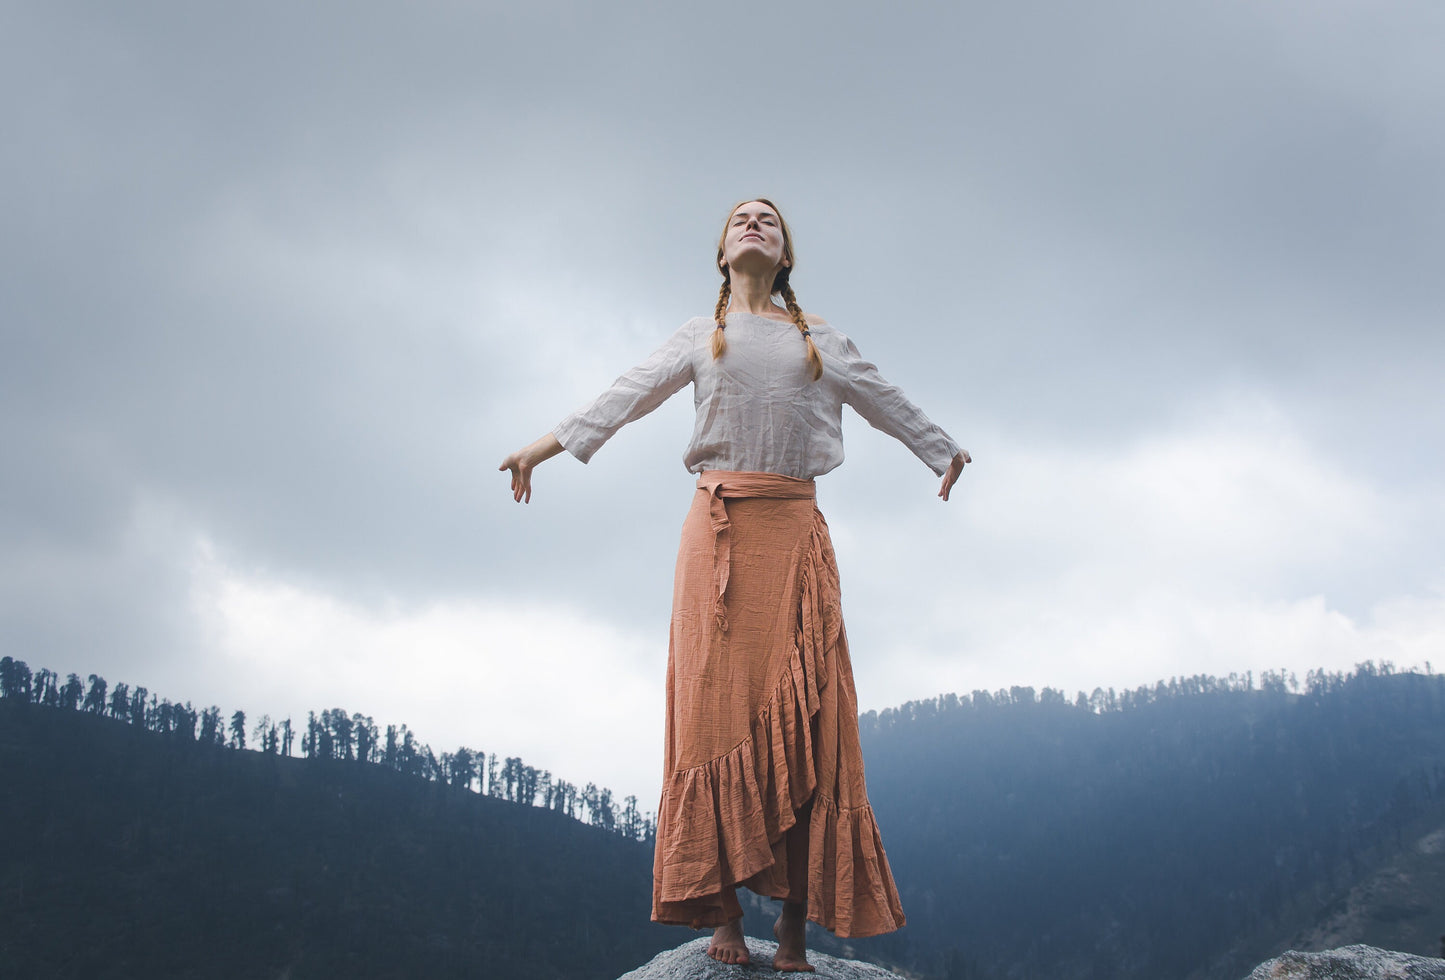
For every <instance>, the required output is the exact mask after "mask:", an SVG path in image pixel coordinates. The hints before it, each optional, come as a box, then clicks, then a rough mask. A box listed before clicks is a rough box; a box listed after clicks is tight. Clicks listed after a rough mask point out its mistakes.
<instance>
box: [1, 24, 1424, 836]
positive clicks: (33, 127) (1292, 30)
mask: <svg viewBox="0 0 1445 980" xmlns="http://www.w3.org/2000/svg"><path fill="white" fill-rule="evenodd" d="M1442 45H1445V6H1442V5H1440V4H1436V3H1428V2H1413V3H1405V2H1390V0H1368V2H1366V0H1359V2H1354V0H1348V2H1343V0H1297V2H1271V0H1248V2H1244V0H1171V2H1169V3H1146V2H1121V0H1096V2H1093V3H1089V4H1065V3H1039V2H1035V0H1006V2H1005V0H987V2H965V3H960V4H938V5H931V4H930V5H904V6H903V7H901V8H898V7H893V6H891V5H884V4H857V3H850V2H832V3H826V4H824V3H812V4H801V3H783V2H778V3H768V4H753V3H735V4H730V5H724V4H709V5H701V4H677V3H655V4H641V3H630V2H624V3H614V4H598V3H590V2H578V3H566V2H538V3H531V4H509V5H505V6H504V5H499V4H489V3H442V2H437V3H425V2H418V3H409V4H405V5H402V4H394V5H381V4H373V3H359V2H354V0H348V2H345V3H342V2H335V3H305V4H297V3H294V2H286V3H279V2H253V3H247V4H184V3H168V4H161V3H146V2H141V0H130V2H127V3H124V4H112V3H95V4H93V5H83V4H72V3H64V2H54V0H50V2H33V3H24V2H21V3H14V2H12V3H6V4H4V5H3V7H0V106H3V119H4V129H5V135H4V140H3V144H0V229H3V231H0V249H3V257H0V258H3V261H0V314H3V320H0V343H3V350H0V409H3V414H0V453H3V456H0V508H3V509H0V546H3V549H0V645H3V652H4V653H6V654H10V655H14V656H17V657H20V658H21V659H24V660H26V661H27V662H28V663H29V664H30V665H31V667H32V668H35V669H38V668H40V667H42V666H44V667H50V668H51V669H53V670H57V671H59V672H61V673H62V674H65V673H68V672H71V671H74V672H77V673H79V674H81V675H82V677H83V676H85V675H87V674H89V673H92V672H95V673H99V674H101V675H103V676H104V677H106V678H107V679H108V680H109V681H110V682H111V684H115V683H116V682H120V681H125V682H128V683H130V684H131V685H133V686H134V685H137V684H143V685H145V686H147V687H149V688H150V689H151V690H152V691H154V692H157V693H159V694H161V695H162V696H165V697H169V698H171V699H173V700H180V701H187V700H189V701H192V702H193V703H194V704H196V706H197V707H200V706H203V705H209V704H212V703H214V704H218V705H220V706H221V707H222V708H223V709H225V710H226V711H227V712H228V713H229V712H230V711H232V710H234V709H236V708H242V709H244V710H245V711H247V713H248V715H249V716H250V717H251V718H252V720H254V719H255V718H257V717H259V716H260V715H261V714H263V713H268V714H270V715H271V716H272V717H274V718H282V717H287V716H290V717H292V718H293V719H296V720H302V721H304V718H305V713H306V711H307V710H317V711H320V710H321V709H323V708H328V707H337V706H340V707H344V708H346V709H348V710H350V711H360V712H363V713H365V714H369V715H371V716H373V717H374V718H375V719H376V720H377V722H378V723H379V724H382V725H385V724H387V723H406V724H408V725H410V726H411V727H412V729H413V730H415V731H416V732H417V733H418V735H419V736H420V737H421V738H422V739H423V740H424V741H427V742H429V743H430V744H431V745H432V747H433V748H434V749H435V750H436V751H438V752H440V751H442V750H450V749H452V748H455V747H456V746H457V745H459V744H466V745H468V746H470V747H472V748H474V749H481V750H483V751H488V752H495V753H497V754H498V755H499V756H504V755H520V756H522V757H523V758H524V759H525V760H526V761H527V762H528V763H530V764H532V765H535V766H537V767H539V768H547V769H550V770H551V771H553V772H554V773H555V774H557V775H558V776H560V777H562V778H566V779H570V780H573V781H574V782H578V783H581V782H586V781H588V780H593V781H596V782H598V783H604V784H607V785H610V786H611V787H612V788H613V789H614V791H615V792H616V793H617V795H618V796H619V798H620V797H621V796H623V795H626V794H628V793H636V794H637V795H638V796H639V797H640V798H641V805H642V807H643V808H644V809H653V808H655V801H656V799H657V793H658V790H659V787H660V784H661V781H660V767H661V757H662V752H661V738H662V697H663V692H662V680H663V671H664V668H665V663H666V653H667V617H668V611H669V609H670V592H671V579H672V568H673V561H674V557H675V551H676V546H677V535H678V531H679V528H680V526H681V521H682V517H683V515H684V513H685V512H686V509H687V507H688V504H689V502H690V497H691V493H692V478H691V477H690V476H689V475H688V474H687V473H686V472H685V471H684V469H683V466H682V464H681V455H682V451H683V448H684V446H685V444H686V441H687V438H688V435H689V433H690V431H691V422H692V420H691V400H690V398H689V397H688V395H687V394H686V393H683V394H680V395H679V396H677V397H675V398H674V399H673V400H672V401H671V402H669V403H668V404H667V405H665V406H663V408H662V409H660V410H659V411H658V412H657V413H655V414H654V415H652V416H649V417H648V418H647V419H645V420H643V421H641V422H638V423H636V424H635V425H633V426H631V427H628V428H626V429H624V430H623V431H622V432H621V433H619V434H618V436H617V437H616V438H614V439H613V441H612V442H611V443H609V444H608V445H607V446H605V447H604V448H603V449H602V450H601V451H600V452H599V453H598V454H597V456H596V458H595V459H594V460H593V461H592V463H590V464H589V465H587V466H583V465H582V464H580V463H578V462H577V461H576V460H575V459H572V458H571V457H570V456H562V457H559V458H558V459H556V460H553V461H551V462H549V463H547V464H546V465H545V466H543V467H542V468H541V469H539V470H538V472H537V475H536V490H535V495H534V498H533V503H532V504H531V505H530V506H529V507H520V506H517V505H515V504H513V503H512V501H511V498H510V495H509V493H508V491H507V479H506V477H505V475H504V474H499V473H497V472H496V467H497V464H498V463H499V462H500V460H501V458H502V457H503V456H504V455H505V454H506V453H507V452H509V451H511V450H513V449H515V448H517V447H519V446H521V445H523V444H524V443H526V442H529V441H531V440H532V439H534V438H535V437H537V436H538V435H540V434H542V433H544V432H546V431H547V430H548V429H549V428H550V427H551V426H552V425H554V424H555V423H556V422H557V421H559V420H560V419H561V418H562V417H563V416H564V415H566V414H567V413H568V412H570V411H572V410H573V409H575V408H578V407H580V406H581V405H582V404H584V403H586V402H587V401H588V400H589V399H590V398H592V397H593V396H594V395H596V394H597V393H598V392H599V391H601V390H602V389H603V388H604V387H605V386H606V385H607V384H609V383H610V382H611V380H612V379H613V378H614V377H615V376H616V375H617V374H619V373H620V372H621V371H622V370H624V369H625V368H627V367H629V366H630V365H632V364H634V363H636V362H637V361H639V360H641V359H642V358H643V357H645V356H646V355H647V354H648V353H649V352H650V351H651V350H652V349H653V348H654V347H656V346H657V345H658V344H660V343H661V342H662V340H663V339H664V338H666V337H667V336H668V335H669V334H670V333H671V332H672V331H673V330H674V329H675V328H676V327H677V326H678V325H679V324H680V323H682V322H683V321H684V320H686V319H687V318H688V317H690V316H693V315H697V314H704V313H708V312H709V311H710V310H711V307H712V304H713V302H714V300H715V297H716V290H717V284H718V279H717V275H716V272H715V270H714V268H713V265H712V252H713V248H714V245H715V242H716V238H717V234H718V232H719V230H720V228H721V224H722V221H723V219H724V218H725V217H726V215H727V212H728V210H729V208H730V207H731V206H732V204H733V203H735V202H736V201H738V200H740V199H744V198H747V197H749V196H752V195H764V196H768V197H771V198H772V199H773V200H775V201H777V202H778V203H779V205H780V207H781V208H782V210H783V212H784V214H785V216H786V217H787V219H788V220H789V222H790V223H791V224H792V226H793V230H794V233H795V236H796V244H797V250H798V265H797V269H796V273H795V275H794V277H793V282H794V285H795V287H796V289H797V292H798V296H799V299H800V301H801V302H802V304H803V306H804V307H805V308H806V309H807V310H809V311H810V312H816V313H818V314H820V315H822V316H824V317H826V318H827V319H828V320H829V321H830V322H832V323H833V324H834V325H835V326H836V327H838V328H839V329H840V330H842V331H844V332H845V333H847V334H849V335H850V336H851V337H852V338H853V339H854V341H855V342H856V343H857V344H858V346H859V348H860V349H861V350H862V351H863V352H864V354H865V355H866V356H868V357H870V358H871V359H872V360H874V361H875V362H877V363H878V365H879V366H880V369H881V370H882V372H883V373H884V375H885V376H886V377H888V378H889V379H890V380H892V381H895V382H897V383H898V384H900V385H902V387H903V388H904V389H905V390H906V391H907V392H908V393H909V394H910V396H912V397H913V399H914V400H915V401H916V402H917V403H918V404H919V405H920V406H922V407H923V408H924V410H925V411H927V412H928V413H929V414H930V416H931V417H932V418H933V419H935V420H936V421H937V422H939V423H940V424H941V425H942V426H943V427H944V428H945V429H947V430H948V431H949V432H950V433H951V434H952V435H953V436H954V437H955V438H956V439H957V440H958V441H959V442H960V443H961V444H962V445H963V446H965V447H966V448H967V449H968V450H969V451H970V452H971V453H972V454H973V456H974V459H975V465H974V466H971V467H969V468H968V470H967V472H966V473H965V474H964V477H963V479H962V481H961V482H960V484H959V486H958V488H957V489H956V490H955V493H954V498H953V500H952V501H951V502H950V503H947V504H943V503H941V502H940V501H939V500H938V499H937V498H936V497H935V496H934V494H935V492H936V490H937V483H938V481H937V479H936V478H935V477H934V476H933V475H932V474H931V473H930V472H929V471H928V469H927V468H926V467H925V466H923V464H921V463H919V462H918V461H917V460H916V459H915V458H914V457H913V456H912V455H911V454H910V453H909V452H908V451H907V450H906V449H904V448H903V447H902V446H901V445H899V444H898V443H896V442H893V441H892V440H890V439H888V438H887V437H885V436H883V435H882V434H880V433H878V432H875V431H874V430H872V429H870V428H868V427H867V426H866V424H863V423H862V422H861V420H859V419H857V418H856V416H850V417H849V418H848V420H847V428H846V440H847V449H848V462H847V463H845V464H844V466H843V467H842V468H840V469H839V470H837V471H835V472H834V473H832V474H829V475H828V476H827V477H825V478H823V479H822V480H820V488H819V498H820V505H821V506H822V508H823V510H824V513H825V514H826V515H827V516H828V520H829V523H830V526H831V528H832V530H833V534H834V540H835V544H836V546H837V550H838V554H839V562H840V566H841V570H842V575H843V591H844V609H845V616H846V618H847V622H848V630H849V636H850V639H851V642H852V647H853V659H854V664H855V669H856V672H857V674H856V677H857V684H858V690H859V697H860V703H861V705H862V707H863V708H864V709H870V708H874V709H881V708H884V707H887V706H889V705H894V704H898V703H900V702H902V701H905V700H908V699H912V698H922V697H931V696H933V695H936V694H939V693H941V692H945V691H958V692H962V693H966V692H968V691H972V690H974V689H979V688H986V689H990V690H993V689H997V688H999V687H1007V686H1010V685H1015V684H1027V685H1033V686H1035V687H1042V686H1045V685H1047V686H1052V687H1056V688H1061V689H1063V690H1065V691H1066V693H1068V694H1069V695H1070V696H1071V697H1072V696H1073V694H1074V692H1076V691H1078V690H1080V689H1082V690H1085V691H1091V690H1093V689H1094V688H1095V687H1097V686H1103V687H1109V686H1115V687H1126V686H1128V687H1132V686H1136V685H1138V684H1141V683H1149V682H1153V681H1155V680H1158V679H1160V678H1168V677H1170V676H1175V675H1186V674H1195V673H1212V674H1220V675H1222V674H1228V673H1230V672H1235V671H1237V672H1243V671H1246V670H1253V671H1255V672H1256V674H1258V672H1259V671H1261V670H1264V669H1268V668H1285V669H1289V670H1294V671H1296V672H1297V673H1299V674H1300V675H1301V678H1302V677H1303V674H1304V672H1305V671H1306V670H1308V669H1310V668H1314V667H1327V668H1331V669H1341V668H1349V667H1350V666H1351V665H1353V664H1354V663H1356V662H1358V661H1361V660H1364V659H1366V658H1375V659H1389V660H1392V661H1394V662H1395V663H1396V664H1397V665H1398V666H1401V667H1408V666H1412V665H1423V664H1424V663H1425V662H1426V661H1428V660H1431V659H1432V658H1433V659H1434V661H1435V663H1436V664H1445V568H1442V562H1441V555H1442V554H1445V454H1442V451H1441V450H1442V448H1445V412H1442V411H1441V399H1440V395H1439V388H1440V379H1441V378H1442V377H1445V330H1442V323H1445V277H1442V275H1441V270H1442V267H1445V231H1442V229H1445V68H1442V61H1441V59H1440V57H1439V54H1440V51H1441V49H1442Z"/></svg>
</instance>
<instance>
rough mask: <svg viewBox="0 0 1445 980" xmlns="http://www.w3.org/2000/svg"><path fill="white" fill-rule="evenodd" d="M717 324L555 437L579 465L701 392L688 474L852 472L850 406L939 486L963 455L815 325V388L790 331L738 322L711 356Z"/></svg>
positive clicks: (761, 320)
mask: <svg viewBox="0 0 1445 980" xmlns="http://www.w3.org/2000/svg"><path fill="white" fill-rule="evenodd" d="M716 326H717V324H716V323H715V322H714V321H713V320H712V319H711V318H709V317H694V318H693V319H691V320H689V321H687V322H686V323H684V324H683V325H682V326H681V327H679V328H678V329H677V331H676V332H674V333H673V335H672V336H671V337H669V338H668V339H667V342H666V343H664V344H663V345H662V346H661V347H659V348H658V349H657V350H656V351H654V352H653V354H652V355H651V356H650V357H648V358H647V360H645V361H643V362H642V363H641V364H639V365H637V366H636V367H634V368H632V369H631V370H630V371H628V372H626V373H625V374H623V375H622V377H620V378H618V379H617V381H616V382H614V383H613V385H612V387H610V388H608V389H607V390H606V391H604V392H603V393H602V394H601V395H599V396H598V397H597V399H596V400H595V401H593V402H592V404H590V405H588V406H587V407H586V408H584V409H582V410H581V411H578V412H574V413H572V414H571V415H569V416H567V417H566V418H565V419H563V420H562V421H561V422H560V423H559V424H558V425H557V427H556V428H554V429H553V430H552V434H553V435H554V436H556V437H557V441H558V442H560V443H561V444H562V446H563V447H564V448H565V449H566V450H567V451H568V452H569V453H571V454H572V455H573V456H576V457H577V458H578V459H580V460H581V461H582V462H584V463H585V462H587V461H588V460H589V459H591V458H592V454H593V453H595V452H596V451H597V449H598V448H599V447H600V446H601V445H602V444H603V443H604V442H606V441H607V440H608V439H610V438H611V437H612V435H613V433H615V432H616V431H617V430H618V429H620V428H622V426H624V425H626V424H627V423H628V422H632V421H634V420H636V419H639V418H641V417H642V416H644V415H646V414H647V413H648V412H651V411H652V410H653V409H655V408H657V406H659V405H661V404H662V403H663V402H664V401H666V400H667V399H668V397H669V396H671V395H672V394H674V393H675V392H677V391H679V390H680V389H681V388H682V387H683V386H684V385H686V384H687V383H688V382H692V384H693V403H694V406H695V407H696V409H697V421H696V423H695V424H694V426H693V432H692V440H691V441H690V442H689V443H688V446H687V451H686V452H685V453H684V454H683V463H684V465H686V467H687V469H688V472H690V473H701V472H702V471H703V470H739V471H751V472H760V473H778V474H781V475H783V476H791V477H794V478H796V479H799V480H811V479H812V478H813V477H816V476H822V475H823V474H824V473H827V472H828V471H830V470H832V469H835V468H836V467H837V466H838V465H839V464H840V463H842V462H843V411H842V409H843V406H844V405H845V404H846V405H849V406H851V407H852V408H853V410H854V411H856V412H857V413H858V414H859V415H861V416H862V417H863V418H864V419H865V420H867V422H868V424H869V425H871V426H873V427H874V428H875V429H879V430H881V431H883V432H886V433H888V434H889V435H891V436H893V437H894V438H896V439H898V440H899V441H900V442H902V443H903V444H904V445H905V446H907V447H908V448H909V449H911V450H912V451H913V453H914V455H916V456H917V457H918V458H919V459H921V460H923V462H924V463H926V464H928V467H929V468H930V469H932V470H933V472H934V473H935V474H937V475H939V476H942V475H943V471H944V470H946V469H948V464H949V463H950V462H952V461H953V457H954V456H956V455H958V444H957V443H955V442H954V441H953V440H952V439H950V438H949V437H948V433H946V432H944V431H943V430H942V429H940V428H939V427H938V426H937V425H935V424H934V423H933V422H932V421H930V420H929V418H928V416H926V415H924V414H923V412H922V411H920V410H919V408H918V407H917V406H916V405H914V404H913V403H912V402H911V401H909V400H908V397H907V396H906V395H904V393H903V391H902V390H901V389H900V388H898V387H897V386H896V385H893V384H889V383H888V382H887V381H885V380H884V379H883V378H882V376H880V375H879V373H878V369H877V368H876V367H875V366H874V365H873V364H872V363H870V362H868V361H866V360H864V359H863V356H862V355H861V354H859V353H858V348H857V347H856V346H854V344H853V341H851V340H849V339H848V337H846V336H845V335H844V334H843V333H841V332H840V331H838V330H835V329H833V328H832V327H831V326H829V325H828V324H826V323H817V324H813V325H811V326H810V327H809V328H808V329H809V331H810V332H811V333H812V336H813V343H814V345H815V346H816V347H817V348H818V354H819V355H820V356H821V358H822V360H823V376H822V377H821V378H819V379H818V380H817V381H814V380H813V376H812V372H811V370H810V369H809V368H808V364H807V359H806V358H807V347H806V341H804V339H803V335H802V334H801V333H799V331H798V328H797V327H796V326H794V325H793V324H792V322H786V323H784V322H781V321H778V320H774V319H772V318H770V317H764V316H757V315H755V314H752V313H729V314H728V315H727V329H726V331H725V334H726V337H727V342H728V349H727V353H726V354H724V355H723V356H722V357H721V358H718V359H714V358H713V356H712V332H713V330H714V329H715V328H716Z"/></svg>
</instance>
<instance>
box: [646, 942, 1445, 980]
mask: <svg viewBox="0 0 1445 980" xmlns="http://www.w3.org/2000/svg"><path fill="white" fill-rule="evenodd" d="M629 976H630V974H629ZM1245 980H1445V960H1437V959H1434V958H1432V957H1428V956H1412V955H1411V954H1409V953H1396V952H1394V951H1393V950H1388V949H1376V948H1375V947H1373V946H1342V947H1340V948H1339V949H1327V950H1325V951H1324V952H1323V953H1296V952H1295V951H1294V950H1290V951H1289V952H1288V953H1285V954H1284V955H1283V956H1278V957H1276V958H1274V959H1272V960H1266V961H1265V962H1263V963H1261V964H1260V965H1259V966H1257V967H1255V968H1254V972H1253V973H1251V974H1250V975H1249V976H1248V977H1246V978H1245Z"/></svg>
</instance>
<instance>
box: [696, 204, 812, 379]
mask: <svg viewBox="0 0 1445 980" xmlns="http://www.w3.org/2000/svg"><path fill="white" fill-rule="evenodd" d="M753 202H756V203H758V204H766V205H767V206H768V207H770V208H772V209H773V213H774V214H776V215H777V216H778V227H779V228H780V229H782V232H783V261H784V262H786V263H787V264H786V265H784V266H783V267H782V268H781V269H779V270H778V274H777V275H776V276H774V277H773V293H774V294H781V295H782V297H783V305H784V306H786V307H787V310H788V316H790V317H792V319H793V323H794V324H795V325H796V326H797V328H798V332H799V333H801V334H802V335H803V341H804V343H806V344H807V345H808V366H809V367H810V368H812V370H813V380H814V381H817V380H818V379H819V378H821V377H822V376H823V358H822V355H820V354H819V353H818V346H817V345H816V344H814V343H813V332H812V331H811V330H810V329H809V328H808V318H807V317H806V316H804V315H803V308H802V307H801V306H799V305H798V297H797V296H795V295H793V287H792V286H791V285H790V284H789V282H788V277H789V275H790V274H791V273H792V271H793V265H794V264H795V259H794V258H793V235H792V232H790V231H789V230H788V223H787V222H786V221H784V220H783V212H781V211H779V210H778V206H777V205H776V204H774V203H773V202H772V201H769V200H768V199H767V198H766V197H750V198H748V199H747V200H745V201H739V202H738V203H737V204H734V205H733V206H732V210H730V211H728V216H727V220H726V221H724V222H723V230H722V234H721V235H720V236H718V240H717V267H718V271H719V272H721V273H722V277H723V281H722V286H721V287H720V288H719V289H718V294H717V306H716V307H715V308H714V309H713V315H712V318H713V322H714V323H716V324H717V329H715V330H714V331H713V332H712V356H713V359H714V360H716V359H717V358H719V357H722V356H723V354H724V353H726V352H727V349H728V343H727V339H726V338H725V337H724V336H723V329H724V328H725V327H726V326H727V312H728V301H729V300H730V299H731V298H732V281H731V280H730V279H729V278H728V266H727V263H726V262H725V261H723V258H724V246H725V245H726V244H727V237H728V225H730V224H732V220H733V215H734V214H735V213H736V212H737V209H738V208H740V207H742V206H743V205H744V204H751V203H753Z"/></svg>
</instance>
